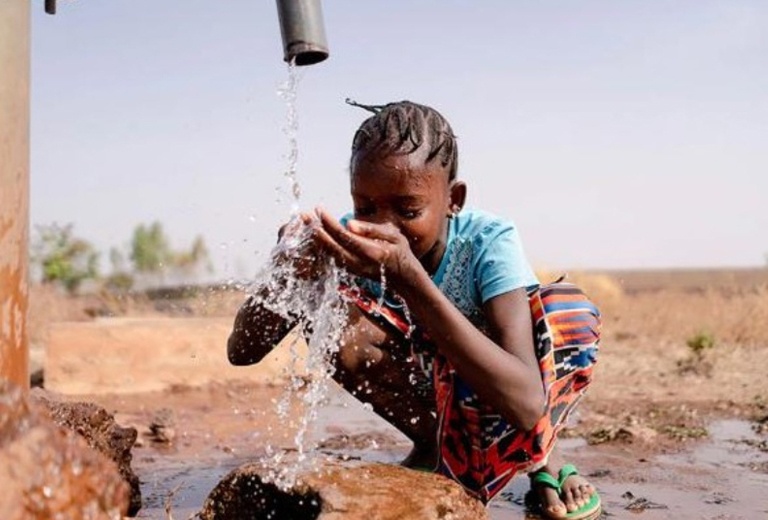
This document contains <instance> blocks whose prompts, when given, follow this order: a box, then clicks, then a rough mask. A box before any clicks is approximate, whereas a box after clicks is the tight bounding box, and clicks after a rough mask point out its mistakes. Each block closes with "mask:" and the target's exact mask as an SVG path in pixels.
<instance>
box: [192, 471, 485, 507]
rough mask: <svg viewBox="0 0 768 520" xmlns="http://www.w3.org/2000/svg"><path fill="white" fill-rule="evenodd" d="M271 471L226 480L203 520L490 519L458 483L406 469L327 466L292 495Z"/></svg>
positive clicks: (304, 479) (207, 504)
mask: <svg viewBox="0 0 768 520" xmlns="http://www.w3.org/2000/svg"><path fill="white" fill-rule="evenodd" d="M265 474H267V470H265V468H264V467H263V466H260V465H258V464H246V465H243V466H241V467H239V468H237V469H235V470H234V471H232V472H230V473H229V474H228V475H227V476H225V477H224V478H223V479H222V480H221V482H219V484H218V485H217V486H216V487H215V488H214V489H213V491H211V493H210V495H209V496H208V498H207V499H206V501H205V504H204V505H203V509H202V511H201V512H200V513H199V518H200V519H201V520H237V519H242V518H251V519H255V520H258V519H262V518H263V519H266V518H273V519H275V520H281V519H291V520H315V519H318V520H341V519H343V520H390V519H391V520H396V519H397V520H399V519H402V518H408V519H409V520H420V519H424V520H426V519H430V520H433V519H438V518H443V519H449V518H450V519H452V520H483V519H487V518H488V516H487V513H486V510H485V507H484V506H483V505H482V503H480V502H479V501H478V500H476V499H474V498H472V497H471V496H469V495H468V494H467V493H466V492H465V491H464V490H463V489H462V488H461V486H459V485H458V484H457V483H455V482H453V481H451V480H449V479H447V478H445V477H442V476H440V475H436V474H433V473H426V472H421V471H414V470H410V469H407V468H404V467H402V466H394V465H385V464H366V465H361V466H340V465H330V464H327V465H326V466H324V467H323V468H322V470H321V471H318V472H312V473H306V474H304V475H301V476H300V477H299V479H298V483H297V484H296V485H295V486H294V487H293V488H291V489H290V490H287V491H282V490H280V489H278V487H277V486H275V485H274V484H271V483H266V482H264V479H263V478H262V475H265Z"/></svg>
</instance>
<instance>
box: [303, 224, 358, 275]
mask: <svg viewBox="0 0 768 520" xmlns="http://www.w3.org/2000/svg"><path fill="white" fill-rule="evenodd" d="M314 236H315V241H316V243H317V244H318V245H319V246H320V247H321V248H323V249H324V250H325V251H326V252H327V253H328V254H330V255H331V256H332V257H334V258H335V259H336V261H337V262H339V263H340V264H341V265H344V266H346V267H348V268H349V269H350V270H353V269H352V266H357V265H358V264H359V263H360V259H359V258H358V257H357V255H355V254H353V253H352V252H351V251H349V250H347V249H346V248H345V247H343V246H342V245H341V244H339V243H338V242H337V241H336V240H334V238H333V237H332V236H331V235H330V234H329V233H328V232H327V231H326V230H325V229H324V228H323V227H322V226H320V225H317V227H316V228H315V229H314Z"/></svg>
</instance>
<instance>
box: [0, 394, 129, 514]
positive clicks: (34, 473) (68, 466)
mask: <svg viewBox="0 0 768 520" xmlns="http://www.w3.org/2000/svg"><path fill="white" fill-rule="evenodd" d="M0 483H2V492H1V493H0V518H2V519H3V520H44V519H45V520H48V519H52V518H89V519H94V520H101V519H104V520H120V519H121V518H122V517H123V515H125V514H126V513H127V511H128V504H129V492H130V489H129V486H128V485H127V484H126V483H125V481H124V480H123V479H122V477H121V476H120V473H119V472H118V470H117V467H116V465H115V463H114V462H113V461H112V460H110V459H109V458H107V457H105V456H104V455H102V454H101V453H99V452H97V451H96V450H93V449H92V448H90V447H89V446H88V444H87V443H86V441H85V440H84V439H83V438H82V437H81V436H80V435H77V434H76V433H75V432H73V431H71V430H68V429H67V428H64V427H62V426H59V425H57V424H56V423H54V422H53V420H52V419H51V418H50V415H49V413H48V411H47V409H46V408H45V407H44V406H43V405H42V404H41V403H40V402H37V401H35V400H33V399H28V398H27V397H26V396H25V395H24V393H23V392H22V391H21V389H20V388H19V387H17V386H15V385H12V384H11V383H9V382H7V381H4V380H0Z"/></svg>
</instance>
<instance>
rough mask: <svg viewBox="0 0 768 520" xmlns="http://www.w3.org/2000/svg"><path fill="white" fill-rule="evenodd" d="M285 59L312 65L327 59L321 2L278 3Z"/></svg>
mask: <svg viewBox="0 0 768 520" xmlns="http://www.w3.org/2000/svg"><path fill="white" fill-rule="evenodd" d="M277 15H278V18H279V20H280V34H281V35H282V37H283V58H284V59H285V61H287V62H291V61H292V60H295V63H296V65H312V64H314V63H319V62H321V61H323V60H324V59H326V58H327V57H328V43H327V42H326V39H325V26H324V24H323V11H322V7H321V5H320V0H277Z"/></svg>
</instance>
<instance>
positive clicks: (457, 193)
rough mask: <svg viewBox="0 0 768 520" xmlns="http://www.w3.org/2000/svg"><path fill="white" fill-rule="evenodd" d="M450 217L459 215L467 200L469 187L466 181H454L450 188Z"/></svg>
mask: <svg viewBox="0 0 768 520" xmlns="http://www.w3.org/2000/svg"><path fill="white" fill-rule="evenodd" d="M450 190H451V193H450V201H449V207H448V213H449V215H451V216H452V215H456V214H458V213H459V212H460V211H461V209H462V208H463V207H464V203H465V202H466V200H467V185H466V183H465V182H464V181H453V182H451V186H450Z"/></svg>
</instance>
